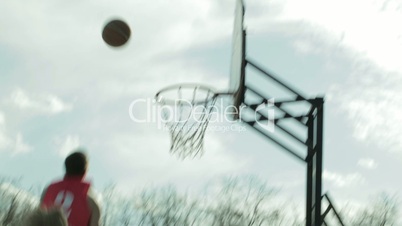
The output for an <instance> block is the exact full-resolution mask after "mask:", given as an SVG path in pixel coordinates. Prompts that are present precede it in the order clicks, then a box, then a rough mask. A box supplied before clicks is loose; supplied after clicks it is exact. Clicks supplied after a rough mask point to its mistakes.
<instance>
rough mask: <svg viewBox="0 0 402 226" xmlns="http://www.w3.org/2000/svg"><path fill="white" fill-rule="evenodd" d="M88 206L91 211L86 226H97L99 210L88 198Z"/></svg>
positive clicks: (93, 200) (90, 198)
mask: <svg viewBox="0 0 402 226" xmlns="http://www.w3.org/2000/svg"><path fill="white" fill-rule="evenodd" d="M88 205H89V208H90V210H91V219H90V221H89V225H88V226H99V225H100V223H99V221H100V209H99V205H98V203H97V202H96V201H95V199H94V198H92V197H91V196H88Z"/></svg>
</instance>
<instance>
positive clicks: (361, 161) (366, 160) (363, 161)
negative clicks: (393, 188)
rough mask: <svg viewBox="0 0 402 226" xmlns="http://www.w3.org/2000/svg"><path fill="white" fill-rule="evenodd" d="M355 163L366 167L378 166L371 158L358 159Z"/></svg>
mask: <svg viewBox="0 0 402 226" xmlns="http://www.w3.org/2000/svg"><path fill="white" fill-rule="evenodd" d="M357 165H358V166H360V167H363V168H366V169H376V168H377V166H378V164H377V162H376V161H374V159H371V158H364V159H359V161H358V162H357Z"/></svg>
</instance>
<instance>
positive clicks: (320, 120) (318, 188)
mask: <svg viewBox="0 0 402 226" xmlns="http://www.w3.org/2000/svg"><path fill="white" fill-rule="evenodd" d="M316 101H317V102H316V103H317V104H316V107H317V125H316V126H317V133H316V136H317V142H316V145H315V148H314V149H315V155H316V158H315V208H314V212H315V214H314V215H315V220H314V221H315V226H321V223H322V219H321V193H322V180H321V179H322V152H323V132H324V98H316Z"/></svg>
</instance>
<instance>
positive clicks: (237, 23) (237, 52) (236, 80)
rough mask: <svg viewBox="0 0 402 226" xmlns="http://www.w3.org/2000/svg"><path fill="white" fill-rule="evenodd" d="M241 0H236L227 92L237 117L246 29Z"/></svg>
mask: <svg viewBox="0 0 402 226" xmlns="http://www.w3.org/2000/svg"><path fill="white" fill-rule="evenodd" d="M244 12H245V9H244V4H243V0H236V9H235V19H234V26H233V36H232V56H231V62H230V63H231V64H230V81H229V93H233V106H234V107H235V109H236V112H234V114H233V117H234V119H236V120H237V119H239V115H238V114H239V113H240V112H241V111H240V106H241V104H242V103H243V101H244V93H245V87H244V84H245V68H246V54H245V50H246V31H245V29H244Z"/></svg>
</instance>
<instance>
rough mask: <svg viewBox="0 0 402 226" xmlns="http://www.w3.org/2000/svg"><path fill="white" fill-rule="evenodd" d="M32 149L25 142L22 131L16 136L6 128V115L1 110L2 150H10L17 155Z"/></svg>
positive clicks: (0, 143)
mask: <svg viewBox="0 0 402 226" xmlns="http://www.w3.org/2000/svg"><path fill="white" fill-rule="evenodd" d="M32 149H33V148H32V147H31V146H29V145H28V144H26V143H25V142H24V140H23V135H22V133H21V132H18V133H17V134H16V136H15V138H14V137H13V136H12V135H11V134H10V132H9V131H8V130H7V128H6V118H5V115H4V113H3V112H1V111H0V151H2V150H8V151H11V153H12V154H14V155H15V154H23V153H27V152H30V151H31V150H32Z"/></svg>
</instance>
